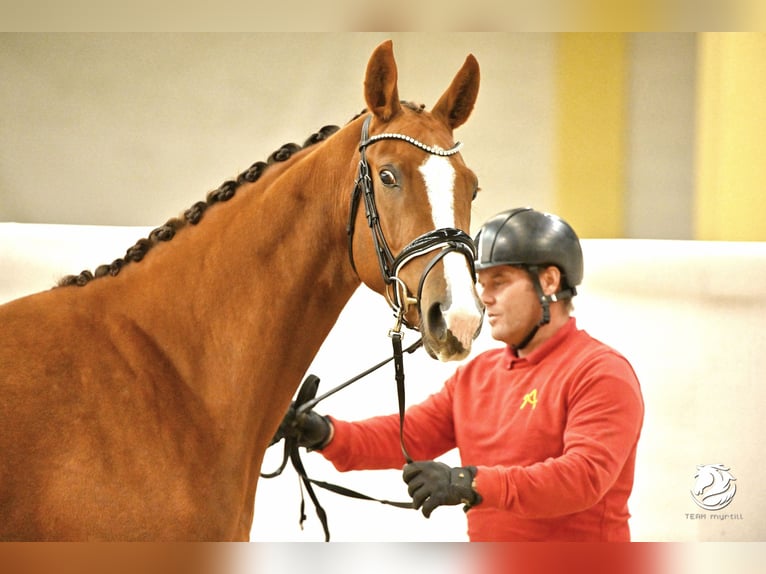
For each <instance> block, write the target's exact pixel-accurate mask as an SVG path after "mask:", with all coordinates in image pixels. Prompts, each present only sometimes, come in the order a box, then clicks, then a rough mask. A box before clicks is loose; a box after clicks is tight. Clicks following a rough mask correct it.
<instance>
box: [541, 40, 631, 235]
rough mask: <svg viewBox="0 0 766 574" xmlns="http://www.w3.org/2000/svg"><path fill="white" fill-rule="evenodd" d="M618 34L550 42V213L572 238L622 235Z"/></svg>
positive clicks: (623, 69) (622, 66)
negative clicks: (553, 93) (553, 82)
mask: <svg viewBox="0 0 766 574" xmlns="http://www.w3.org/2000/svg"><path fill="white" fill-rule="evenodd" d="M626 44H627V38H626V35H625V34H622V33H618V34H586V33H574V34H561V35H560V36H559V37H558V47H557V50H558V62H557V72H556V73H557V86H556V90H557V105H556V108H557V110H556V113H557V118H556V129H557V133H556V160H555V161H556V202H555V203H556V206H557V207H556V210H557V213H558V215H560V216H561V217H563V218H564V219H566V220H567V221H569V223H571V224H572V226H573V227H574V228H575V230H577V233H578V234H579V235H580V237H621V236H622V235H623V230H624V220H625V217H624V209H625V206H624V194H625V146H626V141H625V134H626V129H627V128H626V122H627V120H626V111H627V102H626V84H627V77H626V76H627V62H626Z"/></svg>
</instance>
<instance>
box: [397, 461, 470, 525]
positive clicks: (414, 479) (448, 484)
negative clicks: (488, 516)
mask: <svg viewBox="0 0 766 574" xmlns="http://www.w3.org/2000/svg"><path fill="white" fill-rule="evenodd" d="M475 476H476V467H475V466H466V467H459V468H451V467H449V466H447V465H446V464H444V463H443V462H436V461H434V460H429V461H421V462H411V463H409V464H406V465H405V466H404V471H403V472H402V478H403V479H404V482H406V483H407V492H409V493H410V496H411V497H412V504H413V506H414V507H415V508H416V509H418V508H420V507H421V506H422V507H423V510H422V512H423V516H425V517H426V518H428V517H429V516H431V513H432V512H433V511H434V509H435V508H436V507H437V506H442V505H445V504H446V505H455V504H463V505H464V506H463V510H465V511H468V509H469V508H471V507H472V506H475V505H476V504H479V503H480V502H481V496H480V495H479V493H478V492H476V491H475V490H474V489H473V488H472V486H471V483H472V482H473V479H474V477H475Z"/></svg>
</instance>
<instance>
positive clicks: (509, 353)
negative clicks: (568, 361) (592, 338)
mask: <svg viewBox="0 0 766 574" xmlns="http://www.w3.org/2000/svg"><path fill="white" fill-rule="evenodd" d="M576 330H577V321H576V320H575V318H574V317H570V318H569V320H568V321H567V322H566V323H564V325H562V326H561V328H560V329H559V330H558V331H556V332H555V333H554V334H553V336H552V337H551V338H550V339H548V340H547V341H545V342H544V343H543V344H542V345H540V346H539V347H538V348H537V349H535V350H534V351H532V352H531V353H529V355H527V356H525V357H519V356H518V354H517V352H516V350H515V349H513V348H511V347H510V346H508V347H506V349H505V353H506V358H507V359H508V369H519V368H523V367H525V366H531V365H537V364H538V363H540V362H542V360H543V359H545V357H547V356H548V355H550V354H551V353H552V352H553V351H554V350H555V349H556V348H557V347H559V345H561V343H562V342H563V341H564V340H565V339H567V338H568V337H569V335H571V334H572V333H574V332H575V331H576Z"/></svg>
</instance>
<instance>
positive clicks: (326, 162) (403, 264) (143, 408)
mask: <svg viewBox="0 0 766 574" xmlns="http://www.w3.org/2000/svg"><path fill="white" fill-rule="evenodd" d="M478 87H479V69H478V64H477V62H476V60H475V58H474V57H473V56H472V55H469V56H468V57H467V58H466V60H465V63H464V64H463V66H462V67H461V69H460V70H459V71H458V73H457V75H456V76H455V77H454V79H453V81H452V82H451V84H450V86H449V87H448V88H447V90H446V91H445V92H444V94H443V95H442V96H441V97H440V99H439V100H438V102H437V103H436V104H435V105H434V107H433V109H432V110H431V111H430V112H429V111H427V110H425V109H423V107H422V106H413V105H411V104H406V103H404V102H401V101H400V100H399V95H398V90H397V68H396V63H395V61H394V57H393V50H392V46H391V42H390V41H389V42H385V43H383V44H381V45H380V46H378V48H377V49H376V50H375V51H374V52H373V54H372V55H371V57H370V60H369V62H368V65H367V71H366V76H365V80H364V96H365V100H366V104H367V112H366V113H365V114H362V115H360V116H358V117H357V118H355V119H353V120H351V121H350V122H349V123H348V124H347V125H345V126H344V127H343V128H341V129H337V128H333V129H327V130H323V131H322V132H320V133H319V134H315V137H313V138H310V142H307V145H305V146H303V148H302V149H301V148H300V146H295V145H287V146H284V147H283V148H281V149H280V150H278V152H275V154H274V155H273V156H272V157H271V158H270V161H269V162H268V163H265V162H258V163H256V164H254V165H253V166H252V167H251V168H250V169H249V170H247V171H246V172H245V173H243V174H242V175H241V176H240V177H239V178H238V179H237V181H232V182H226V183H225V184H223V185H222V186H221V188H219V189H218V190H215V191H214V192H211V193H210V194H209V195H208V198H207V201H206V202H200V203H198V204H196V205H195V206H194V207H193V208H192V209H190V210H189V211H187V212H186V214H185V216H184V217H179V218H176V219H171V220H170V221H168V223H166V224H165V225H164V226H162V227H159V228H157V229H156V230H155V231H154V232H152V233H151V234H150V235H149V237H148V238H146V239H142V240H140V241H138V243H136V245H135V246H134V247H132V248H131V249H129V250H128V252H127V254H126V256H125V257H124V258H123V259H118V260H116V261H115V262H113V263H112V264H110V265H103V266H101V267H99V268H98V269H97V270H96V272H95V273H94V274H91V273H90V272H83V273H81V274H80V275H78V276H74V277H68V278H65V279H64V280H62V282H61V283H60V285H59V286H57V287H55V288H53V289H51V290H49V291H44V292H42V293H38V294H35V295H31V296H28V297H24V298H21V299H17V300H15V301H11V302H9V303H7V304H5V305H3V306H1V307H0V341H2V345H0V539H3V540H160V541H167V540H247V539H248V538H249V533H250V528H251V524H252V519H253V512H254V499H255V491H256V485H257V481H258V477H259V471H260V468H261V462H262V459H263V455H264V451H265V449H266V448H267V445H268V444H269V441H270V439H271V438H272V436H273V435H274V432H275V430H276V429H277V426H278V425H279V422H280V419H281V418H282V415H283V414H284V412H285V411H286V409H287V407H288V405H289V403H290V400H291V398H292V396H293V393H294V392H295V390H296V388H297V387H298V384H299V383H300V381H301V378H302V377H303V375H304V374H305V371H306V369H307V368H308V367H309V365H310V363H311V361H312V359H313V357H314V355H315V354H316V353H317V351H318V349H319V347H320V345H321V343H322V341H323V340H324V339H325V337H326V336H327V334H328V333H329V331H330V329H331V328H332V327H333V325H334V323H335V321H336V319H337V318H338V316H339V314H340V312H341V310H342V308H343V307H344V305H345V304H346V302H347V301H348V300H349V299H350V297H351V295H352V294H353V292H354V291H355V289H356V288H357V287H358V286H359V285H360V283H361V282H363V283H365V284H366V285H367V286H369V287H370V288H371V289H373V290H375V291H377V292H379V293H381V294H382V295H385V296H386V297H387V298H388V299H389V300H390V303H391V305H392V307H393V309H394V312H395V314H396V316H397V320H396V323H399V322H404V324H407V325H413V326H416V327H418V328H419V330H420V331H421V334H422V336H423V341H424V345H425V347H426V349H427V351H428V352H429V353H430V354H431V355H432V356H434V357H438V358H439V359H441V360H451V359H460V358H463V357H464V356H466V355H467V354H468V352H469V351H470V347H471V343H472V340H473V338H474V337H475V336H476V334H477V333H478V329H479V326H480V324H481V317H482V307H481V303H480V301H479V300H478V298H477V296H476V292H475V291H474V282H473V279H474V278H473V273H472V263H473V261H472V260H473V257H472V254H471V253H468V252H467V250H469V244H470V250H472V244H471V242H470V238H469V237H468V236H467V235H466V233H465V231H461V230H468V229H469V224H470V221H469V219H470V209H471V201H472V198H473V197H474V196H475V193H476V190H477V181H476V177H475V175H474V174H473V173H472V172H471V171H470V170H469V169H468V168H467V167H466V166H465V164H464V163H463V160H462V158H461V156H460V154H459V153H457V149H458V147H459V145H456V144H455V142H454V140H453V136H452V132H453V129H454V128H457V127H458V126H460V125H461V124H463V123H464V122H465V121H466V120H467V119H468V117H469V115H470V113H471V111H472V109H473V106H474V103H475V99H476V96H477V93H478ZM365 132H366V133H365ZM328 134H329V135H328ZM316 140H321V141H318V143H313V142H314V141H316ZM308 143H312V145H308ZM373 190H374V191H373ZM360 205H361V206H362V207H361V208H360ZM203 214H204V216H203ZM368 223H369V225H368ZM370 229H371V230H372V233H371V232H370ZM466 238H467V239H466ZM171 239H172V241H170V240H171ZM393 254H397V255H396V257H394V255H393ZM421 310H422V313H421Z"/></svg>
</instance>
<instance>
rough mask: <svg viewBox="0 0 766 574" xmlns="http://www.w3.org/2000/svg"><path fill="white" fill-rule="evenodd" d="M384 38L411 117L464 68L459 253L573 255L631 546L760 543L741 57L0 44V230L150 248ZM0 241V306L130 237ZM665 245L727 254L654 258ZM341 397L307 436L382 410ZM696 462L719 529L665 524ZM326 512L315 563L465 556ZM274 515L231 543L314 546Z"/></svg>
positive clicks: (755, 183)
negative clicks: (538, 216) (618, 412)
mask: <svg viewBox="0 0 766 574" xmlns="http://www.w3.org/2000/svg"><path fill="white" fill-rule="evenodd" d="M389 37H390V38H393V40H394V50H395V54H396V57H397V62H398V64H399V72H400V94H401V95H402V96H403V97H405V98H410V99H415V100H419V101H423V102H424V103H426V104H427V105H428V106H429V107H430V106H431V105H432V104H433V103H434V102H435V101H436V99H437V98H438V96H439V95H440V94H441V92H442V91H443V89H444V88H445V87H446V85H447V83H448V81H449V80H450V79H451V78H452V76H453V75H454V73H455V71H456V70H457V69H458V67H459V66H460V64H461V63H462V62H463V59H464V58H465V55H466V54H467V53H468V52H472V53H474V54H475V55H476V57H477V58H478V60H479V62H480V64H481V67H482V87H481V90H480V94H479V101H478V104H477V108H476V111H475V113H474V115H473V116H472V118H471V119H470V121H469V122H468V123H467V124H466V125H465V126H463V127H461V128H460V129H459V130H458V132H457V138H458V139H460V140H462V141H464V142H465V146H464V148H463V157H464V158H465V160H466V162H467V164H468V165H469V166H471V167H472V168H473V169H474V171H476V172H477V174H478V175H479V178H480V182H481V185H482V188H483V191H482V193H481V194H480V197H479V199H478V200H477V201H476V203H475V207H474V220H473V226H474V230H475V228H476V227H478V226H479V225H480V224H481V222H482V221H483V220H484V219H486V218H487V217H489V216H490V215H492V214H494V213H496V212H497V211H500V210H502V209H506V208H508V207H510V206H516V205H525V204H529V205H533V206H535V207H537V208H539V209H544V210H551V211H555V212H557V213H559V214H560V215H562V216H563V217H564V218H566V219H568V220H570V221H571V222H572V223H573V224H574V226H575V228H576V229H578V231H580V234H581V236H582V237H583V238H586V240H585V243H586V245H587V249H588V251H586V279H585V285H584V286H583V291H582V295H581V297H579V298H578V302H577V314H578V317H580V319H579V321H580V322H581V324H582V326H584V327H586V328H588V329H589V330H591V331H593V333H594V334H596V335H597V336H601V337H602V338H603V339H604V340H605V341H607V342H609V343H611V344H614V345H615V346H616V347H617V348H618V349H620V350H621V351H622V352H624V353H625V354H626V355H627V356H628V357H629V358H630V359H631V360H632V362H633V364H634V365H635V366H636V368H637V370H638V371H639V376H640V378H641V380H642V383H643V388H644V393H645V397H646V399H647V421H646V425H645V435H644V438H643V439H642V450H641V452H640V453H639V456H640V460H639V467H640V468H639V471H638V473H637V483H636V491H635V494H634V500H633V501H632V509H633V512H634V515H635V517H634V520H633V528H634V533H635V535H636V538H637V539H639V540H757V539H762V538H763V537H764V535H765V534H766V525H765V524H764V517H765V516H766V509H765V508H763V502H762V501H761V500H759V499H758V490H757V489H758V486H760V484H761V482H762V481H761V479H762V478H763V472H762V468H761V466H762V465H761V464H760V462H759V459H758V457H757V455H756V453H757V452H758V449H757V445H756V443H755V442H754V441H755V440H758V438H757V437H760V436H763V434H764V432H763V431H764V429H763V422H762V417H761V416H760V414H759V411H758V407H759V406H760V405H762V404H763V403H764V398H766V397H764V396H763V390H762V385H761V384H760V376H761V373H763V370H764V365H763V360H762V357H761V355H762V353H761V352H760V349H762V347H763V343H764V341H763V334H762V329H763V324H764V320H766V308H765V307H764V304H763V302H762V289H763V287H762V286H763V285H764V279H765V277H764V268H765V267H766V263H765V262H764V256H763V245H764V244H763V243H759V241H760V240H763V239H766V226H763V224H762V221H761V220H762V214H763V212H764V209H766V206H764V204H763V201H764V200H763V197H765V196H764V195H763V189H764V185H765V184H766V175H764V172H763V169H764V168H763V166H764V165H766V162H763V154H762V152H761V150H760V147H759V146H760V139H761V138H760V137H758V136H759V135H760V134H762V133H764V132H766V118H764V110H765V109H766V108H764V106H763V102H764V101H766V94H764V93H763V90H764V89H766V82H763V77H764V76H763V62H766V47H765V46H764V42H765V41H766V40H764V38H766V36H765V35H763V34H720V35H719V34H712V35H711V34H616V35H615V34H611V35H603V34H594V35H591V34H584V35H558V34H534V35H527V34H468V33H466V34H463V33H461V34H404V33H395V34H378V33H369V34H362V33H348V34H255V35H206V34H202V35H200V34H191V35H187V34H184V35H164V34H161V35H151V34H149V35H144V34H141V35H133V34H128V35H98V34H96V35H90V34H88V35H80V34H74V35H55V34H54V35H49V34H21V35H16V34H3V35H0V77H2V79H3V80H2V82H0V221H6V222H11V221H18V222H28V223H65V224H94V225H98V226H107V225H109V226H122V225H147V226H153V225H156V224H159V223H162V222H164V221H165V220H167V219H168V218H169V217H170V216H172V215H174V214H176V213H178V212H180V211H182V210H183V209H184V208H186V207H188V206H190V205H191V204H192V203H194V202H195V201H197V200H200V199H202V198H203V197H204V195H205V194H206V193H207V191H209V190H210V189H213V188H215V187H217V186H218V185H219V184H220V183H221V182H222V181H224V180H225V179H228V178H230V177H232V176H234V175H236V174H237V173H239V172H240V171H242V170H243V169H244V168H246V167H247V166H248V165H250V164H251V163H253V162H254V161H256V160H262V159H265V158H266V157H267V156H268V155H269V154H270V153H271V152H272V151H273V150H274V149H276V148H277V147H279V146H280V145H281V144H283V143H285V142H287V141H298V142H301V141H303V139H304V138H305V137H306V136H307V135H308V134H310V133H312V132H313V131H315V130H316V129H317V128H319V127H320V126H321V125H324V124H328V123H336V124H342V123H344V122H345V121H347V120H348V119H350V118H351V116H353V115H354V114H355V113H357V112H358V111H360V110H361V108H362V107H363V106H364V101H363V97H362V86H361V82H362V78H363V73H364V67H365V65H366V63H367V58H368V56H369V54H370V52H371V51H372V49H373V48H374V47H375V46H376V45H377V44H378V43H380V42H381V41H383V40H385V39H387V38H389ZM607 112H608V113H607ZM605 206H607V207H606V208H604V207H605ZM0 227H2V229H1V230H0V231H2V233H0V295H2V300H5V299H8V298H10V297H12V296H16V295H20V294H22V293H25V292H29V291H30V290H38V289H44V288H47V287H49V286H50V285H52V284H53V282H54V281H55V279H56V278H57V277H58V276H60V275H61V274H65V273H69V272H73V271H77V270H79V269H82V268H85V267H88V268H93V267H95V265H97V264H99V263H102V262H103V261H107V260H110V259H111V258H113V257H114V256H116V255H118V254H120V253H122V252H124V249H125V248H126V246H127V245H129V244H132V242H133V241H135V239H137V238H138V237H141V236H143V235H145V233H144V231H145V230H143V229H142V230H136V229H116V230H115V229H111V230H107V228H104V229H103V234H102V231H99V229H98V228H97V229H93V228H79V227H77V228H72V229H69V228H68V227H65V228H60V227H58V226H52V227H49V226H32V227H29V226H20V227H19V226H14V225H11V224H7V223H6V224H3V225H0ZM112 232H114V233H115V234H114V235H113V234H112ZM70 234H73V235H70ZM602 237H609V238H643V239H663V240H666V241H661V242H657V243H655V242H653V241H635V242H633V241H627V242H626V241H619V240H617V241H607V242H606V243H601V241H602V240H601V239H597V238H602ZM689 239H717V240H733V239H743V240H748V241H751V242H750V243H745V242H743V243H737V242H730V241H725V242H721V243H714V242H696V241H678V240H689ZM753 240H754V241H753ZM353 304H355V305H362V306H363V307H364V309H365V316H366V317H368V321H367V322H366V324H365V325H364V327H365V330H364V332H361V331H360V330H359V328H358V324H356V323H354V322H353V321H352V319H353V317H354V315H353V313H354V309H356V307H354V306H351V307H349V310H348V313H344V315H343V316H342V318H341V321H340V322H339V326H340V327H339V331H337V333H334V334H333V335H331V338H330V339H328V341H327V343H326V347H325V348H323V352H322V353H320V355H319V356H318V357H317V360H316V363H315V365H314V366H312V372H316V373H317V374H318V375H320V376H321V377H322V380H323V383H322V385H323V387H322V388H324V389H326V388H329V386H330V385H332V384H337V383H338V382H341V381H342V380H345V379H346V378H348V377H350V376H351V375H354V374H356V373H357V372H359V371H360V370H362V369H363V368H366V367H367V366H369V365H370V364H371V363H372V362H375V361H377V360H379V359H380V358H383V357H385V356H387V355H388V353H389V352H390V349H389V346H388V340H387V339H386V338H385V332H386V330H387V329H388V327H390V325H389V323H390V317H389V312H388V309H387V308H386V307H385V306H384V305H382V304H381V302H380V301H379V300H378V299H375V300H374V301H372V300H369V298H368V297H367V294H365V292H364V291H362V292H360V293H359V294H358V298H355V299H354V300H353ZM375 312H379V313H380V316H379V317H377V316H376V315H374V313H375ZM348 321H352V323H353V325H351V324H350V323H349V322H348ZM344 328H345V329H352V328H353V333H354V334H353V340H354V341H355V345H354V348H353V349H349V348H348V340H349V336H348V332H347V331H344V330H343V329H344ZM485 336H486V335H485ZM491 344H493V343H492V341H490V340H487V339H486V338H485V339H482V340H481V341H480V342H479V346H478V349H481V348H482V345H485V346H486V345H491ZM360 349H361V350H363V352H360ZM419 360H420V359H415V358H413V360H412V361H411V363H408V364H411V366H409V367H408V369H409V370H408V381H409V386H408V392H409V395H408V397H409V398H408V401H409V402H415V401H417V400H418V399H419V398H422V397H424V396H425V395H426V394H427V393H429V392H433V391H434V390H436V389H437V388H438V387H439V386H440V384H441V381H442V380H443V378H444V377H445V376H447V375H448V374H449V373H450V372H452V370H453V369H454V364H453V365H440V364H438V363H435V362H432V361H430V360H426V361H425V363H424V364H422V365H419V363H418V361H419ZM360 385H361V386H358V387H356V388H354V389H353V390H349V391H348V393H347V394H345V395H344V397H343V400H342V401H340V402H332V401H334V399H332V400H328V402H327V404H326V407H327V409H326V410H327V412H332V413H333V414H338V415H339V416H347V417H349V418H358V417H363V416H366V415H368V414H378V413H380V412H381V411H385V412H387V411H393V410H394V409H395V401H396V399H395V391H394V389H393V386H392V381H391V377H390V373H383V374H382V375H381V376H380V377H379V378H377V379H372V380H371V381H369V382H365V383H360ZM447 460H448V461H449V460H450V458H449V456H448V458H447ZM270 462H271V463H273V462H274V459H269V460H268V461H267V465H268V464H269V463H270ZM711 462H724V463H728V464H730V465H731V466H732V467H733V469H736V470H737V472H738V473H739V474H738V475H735V476H737V478H738V480H740V481H741V484H740V486H741V489H740V493H741V494H738V499H737V501H736V506H734V507H733V508H734V510H733V512H737V513H741V514H742V515H743V516H744V518H743V519H741V520H730V521H728V522H725V523H724V522H713V521H712V520H708V521H707V522H701V521H699V522H695V521H694V520H693V519H690V518H687V517H686V516H685V515H686V514H689V513H694V512H695V511H696V506H694V505H693V503H692V501H691V499H690V498H689V493H688V490H689V487H690V484H689V482H690V481H691V473H693V467H694V465H696V464H705V463H711ZM311 465H312V466H311V470H312V471H314V472H315V474H316V475H317V476H318V477H320V478H326V479H330V480H332V479H333V478H336V479H337V480H339V481H342V483H343V484H348V485H349V486H354V487H355V488H360V489H365V490H368V491H370V492H371V493H373V494H379V495H380V496H389V497H392V498H399V497H401V496H402V489H401V484H400V477H399V473H397V472H396V471H392V472H390V473H380V474H375V473H366V474H364V476H362V475H361V474H360V475H356V474H355V473H351V474H350V475H344V476H343V477H333V476H332V469H331V468H330V467H329V465H323V462H322V460H321V458H320V457H318V456H314V457H312V462H311ZM328 497H329V498H330V499H331V500H332V502H326V506H327V507H328V511H329V512H330V519H331V521H332V522H331V528H332V530H333V535H334V537H335V539H338V540H344V539H346V540H350V539H365V540H401V539H406V540H410V539H417V540H453V539H454V540H461V539H463V537H464V534H463V532H464V531H463V522H462V521H463V520H464V519H463V517H462V512H461V511H460V510H459V509H444V510H443V511H442V512H441V514H442V518H440V520H439V521H434V520H433V519H432V520H431V521H425V520H423V519H422V518H421V517H420V516H419V515H417V514H415V513H410V514H409V515H406V516H404V515H403V514H402V512H404V511H401V510H398V509H386V508H382V507H381V508H380V509H378V508H376V509H375V510H374V511H373V510H372V509H371V507H360V505H363V504H371V505H372V506H373V507H374V506H375V505H374V504H373V503H361V502H355V501H345V500H342V499H338V500H336V499H335V497H334V495H326V496H323V501H327V500H328ZM298 500H299V497H298V484H297V480H295V481H293V482H292V483H291V482H290V478H288V477H283V478H282V479H279V482H276V483H274V484H270V483H268V482H265V483H264V485H263V486H262V487H261V490H260V491H259V496H258V501H257V513H261V514H260V515H259V514H257V516H266V517H268V519H267V520H261V519H260V518H258V519H257V520H256V523H255V524H254V529H253V536H254V538H256V539H260V540H292V539H295V540H320V539H321V533H320V530H319V527H318V523H317V521H316V519H315V518H313V516H312V518H311V519H310V522H309V524H308V526H307V531H306V532H304V533H301V532H300V531H299V530H298V528H297V515H298ZM368 508H370V509H369V510H368ZM453 510H454V512H452V511H453ZM308 512H309V514H311V509H310V508H309V510H308ZM378 513H380V514H378ZM405 514H406V513H405Z"/></svg>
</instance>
